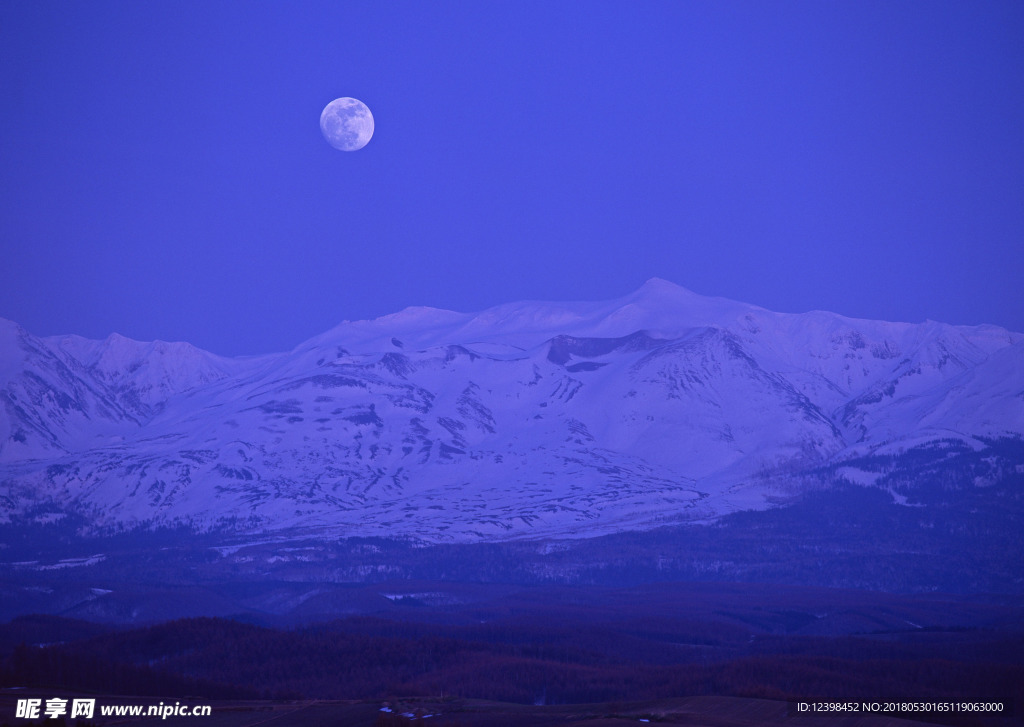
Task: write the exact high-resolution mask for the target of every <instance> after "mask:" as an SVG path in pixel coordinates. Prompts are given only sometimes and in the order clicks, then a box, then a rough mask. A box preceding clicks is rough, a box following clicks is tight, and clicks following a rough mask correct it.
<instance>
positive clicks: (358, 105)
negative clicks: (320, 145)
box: [320, 96, 373, 151]
mask: <svg viewBox="0 0 1024 727" xmlns="http://www.w3.org/2000/svg"><path fill="white" fill-rule="evenodd" d="M320 131H321V132H323V135H324V138H325V139H327V143H328V144H330V145H331V146H333V147H334V148H335V149H340V150H341V151H356V150H357V149H362V148H363V147H364V146H366V145H367V143H369V141H370V137H371V136H373V114H371V113H370V109H368V108H367V107H366V104H364V103H363V102H362V101H360V100H359V99H356V98H349V97H347V96H345V97H344V98H336V99H334V100H333V101H331V102H330V103H329V104H327V105H326V106H324V110H323V112H322V113H321V114H320Z"/></svg>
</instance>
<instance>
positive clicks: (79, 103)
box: [0, 0, 1024, 355]
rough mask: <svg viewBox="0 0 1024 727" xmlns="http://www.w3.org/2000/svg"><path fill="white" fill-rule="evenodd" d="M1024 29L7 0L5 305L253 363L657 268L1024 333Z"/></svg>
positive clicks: (587, 5)
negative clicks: (426, 316) (350, 119)
mask: <svg viewBox="0 0 1024 727" xmlns="http://www.w3.org/2000/svg"><path fill="white" fill-rule="evenodd" d="M1022 38H1024V3H1021V2H1020V1H1019V0H1012V1H1011V2H994V1H993V2H976V1H974V0H965V1H964V2H957V3H949V2H935V1H933V0H928V1H927V2H925V1H924V0H922V1H920V2H892V1H891V0H886V1H885V2H865V1H864V0H857V1H855V2H853V1H851V2H842V1H837V2H819V1H817V0H815V1H813V2H763V1H762V0H756V1H752V2H682V1H673V2H640V3H637V2H616V3H609V2H527V1H524V0H516V1H515V2H507V3H505V2H418V1H417V2H407V3H406V2H325V3H315V2H294V3H293V2H237V3H235V2H216V1H214V2H208V1H206V0H204V1H203V2H180V1H175V2H134V1H133V2H95V3H72V2H59V3H55V2H46V1H42V2H39V1H35V0H33V1H32V2H28V1H24V2H22V1H14V0H12V1H9V2H4V3H0V195H2V196H0V246H2V247H0V254H2V258H0V316H2V317H6V318H10V319H12V320H15V321H17V322H18V323H20V324H22V325H23V326H25V327H26V328H27V329H28V330H29V331H31V332H33V333H35V334H38V335H52V334H60V333H78V334H81V335H84V336H87V337H90V338H102V337H105V336H106V335H107V334H109V333H110V332H112V331H117V332H119V333H122V334H124V335H127V336H130V337H132V338H137V339H141V340H152V339H157V338H159V339H163V340H187V341H190V342H192V343H194V344H196V345H198V346H200V347H202V348H206V349H209V350H212V351H214V352H217V353H221V354H228V355H234V354H243V353H263V352H269V351H280V350H287V349H290V348H292V347H293V346H295V345H296V344H298V343H299V342H300V341H302V340H304V339H306V338H308V337H310V336H313V335H316V334H318V333H320V332H322V331H324V330H326V329H328V328H330V327H332V326H334V325H336V324H337V323H339V322H340V321H341V320H343V319H359V318H370V317H376V316H379V315H383V314H386V313H391V312H394V311H397V310H399V309H401V308H403V307H405V306H407V305H430V306H436V307H442V308H451V309H455V310H460V311H473V310H479V309H482V308H485V307H488V306H491V305H495V304H499V303H504V302H510V301H515V300H522V299H544V300H603V299H609V298H615V297H619V296H622V295H625V294H627V293H629V292H631V291H632V290H634V289H635V288H637V287H639V286H640V285H641V284H642V283H643V282H644V280H646V279H647V278H650V277H652V276H658V277H662V278H666V279H668V280H671V281H673V282H676V283H678V284H680V285H683V286H685V287H688V288H690V289H692V290H694V291H695V292H697V293H701V294H705V295H716V296H723V297H728V298H733V299H736V300H742V301H746V302H750V303H755V304H757V305H761V306H764V307H766V308H770V309H773V310H779V311H785V312H803V311H807V310H813V309H824V310H833V311H836V312H838V313H842V314H844V315H849V316H855V317H863V318H882V319H888V320H905V321H912V322H917V321H922V320H925V319H927V318H931V319H934V320H941V321H945V322H949V323H957V324H977V323H995V324H999V325H1003V326H1006V327H1009V328H1012V329H1015V330H1018V331H1022V330H1024V293H1022V288H1024V285H1022V281H1024V42H1022ZM340 96H352V97H355V98H359V99H361V100H362V101H364V102H365V103H366V104H367V105H368V106H369V107H370V109H371V110H372V112H373V114H374V117H375V120H376V132H375V134H374V137H373V139H372V141H371V142H370V143H369V145H368V146H366V147H365V148H364V149H362V150H361V151H357V152H351V153H346V152H340V151H336V150H334V149H333V148H331V147H330V146H329V145H328V144H327V143H326V142H325V141H324V139H323V137H322V136H321V134H320V130H319V126H318V122H319V116H320V111H321V109H322V108H323V107H324V105H325V104H327V103H328V102H329V101H331V100H332V99H334V98H337V97H340Z"/></svg>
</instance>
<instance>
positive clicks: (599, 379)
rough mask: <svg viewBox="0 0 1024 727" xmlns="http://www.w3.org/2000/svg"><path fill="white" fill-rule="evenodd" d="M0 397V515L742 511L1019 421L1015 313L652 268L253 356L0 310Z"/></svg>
mask: <svg viewBox="0 0 1024 727" xmlns="http://www.w3.org/2000/svg"><path fill="white" fill-rule="evenodd" d="M0 401H2V404H3V407H2V409H0V462H2V464H0V517H3V518H5V519H7V520H11V519H18V518H25V517H31V518H53V517H59V516H60V514H61V513H65V512H78V513H82V514H85V515H87V516H88V517H89V518H90V520H91V521H92V522H94V523H95V524H96V525H97V526H98V527H101V526H107V525H129V526H130V525H136V524H170V523H175V522H186V523H190V524H192V525H194V526H198V527H202V528H232V529H253V528H258V529H260V530H274V529H283V528H306V529H317V530H325V531H328V532H331V533H335V534H339V535H369V534H375V535H409V536H415V537H418V538H422V539H425V540H431V541H445V540H454V541H462V540H479V539H499V538H500V539H505V538H524V537H540V536H569V537H575V536H580V537H582V536H589V535H594V534H599V533H605V532H611V531H616V530H625V529H634V528H635V529H644V528H650V527H655V526H658V525H662V524H673V523H682V522H695V521H700V522H704V521H707V520H710V519H713V518H716V517H718V516H720V515H723V514H725V513H728V512H732V511H735V510H737V509H748V508H763V507H765V506H767V505H769V504H771V503H773V502H777V501H779V499H780V498H785V497H787V496H791V495H793V494H795V493H796V492H798V491H799V490H800V489H801V488H805V487H808V486H813V485H812V484H810V485H809V484H808V483H809V482H811V481H812V480H813V477H812V476H811V475H810V474H809V473H813V472H815V471H820V469H821V468H823V467H826V466H835V465H837V464H840V463H843V462H846V461H852V460H854V459H856V458H858V457H860V458H862V457H864V455H866V454H870V453H872V452H875V451H887V452H891V451H896V450H899V449H900V448H909V447H914V446H919V445H921V444H923V443H928V442H938V441H948V440H951V439H953V440H959V441H960V442H961V443H966V444H967V445H968V446H972V447H978V446H981V445H980V444H979V442H980V441H981V440H980V439H978V438H979V437H1006V436H1009V437H1020V436H1021V435H1022V434H1024V335H1021V334H1018V333H1013V332H1010V331H1007V330H1005V329H1002V328H998V327H995V326H977V327H963V326H948V325H943V324H939V323H933V322H927V323H924V324H918V325H912V324H906V323H886V322H880V321H864V320H853V319H849V318H844V317H842V316H839V315H835V314H832V313H824V312H813V313H807V314H801V315H792V314H780V313H773V312H770V311H767V310H764V309H762V308H758V307H756V306H751V305H746V304H742V303H737V302H733V301H728V300H723V299H718V298H707V297H702V296H699V295H696V294H694V293H692V292H690V291H687V290H685V289H683V288H681V287H678V286H676V285H673V284H672V283H668V282H666V281H663V280H657V279H654V280H651V281H648V283H646V284H645V285H644V286H643V287H642V288H641V289H640V290H638V291H636V292H635V293H633V294H632V295H629V296H627V297H625V298H622V299H619V300H615V301H610V302H604V303H538V302H524V303H515V304H509V305H503V306H498V307H496V308H492V309H489V310H486V311H483V312H481V313H478V314H463V313H456V312H452V311H444V310H437V309H432V308H408V309H406V310H404V311H401V312H399V313H396V314H393V315H389V316H384V317H382V318H378V319H376V320H372V321H357V322H345V323H342V324H341V325H339V326H337V327H336V328H334V329H332V330H331V331H328V332H327V333H325V334H323V335H321V336H318V337H316V338H314V339H312V340H310V341H307V342H305V343H304V344H302V345H300V346H298V347H297V348H295V349H294V350H293V351H291V352H289V353H285V354H280V355H274V356H264V357H258V358H240V359H226V358H221V357H218V356H215V355H213V354H209V353H206V352H204V351H200V350H198V349H196V348H194V347H192V346H190V345H188V344H184V343H176V344H167V343H162V342H156V343H138V342H135V341H130V340H128V339H125V338H123V337H120V336H116V335H115V336H111V337H109V338H108V339H106V340H105V341H88V340H85V339H82V338H79V337H76V336H63V337H51V338H37V337H34V336H32V335H30V334H28V333H27V332H25V331H24V330H22V329H21V328H19V327H18V326H17V325H15V324H13V323H10V322H2V324H0ZM858 477H860V480H862V481H864V482H867V483H870V480H871V475H870V473H867V472H861V473H859V475H858Z"/></svg>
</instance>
